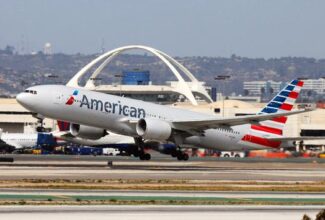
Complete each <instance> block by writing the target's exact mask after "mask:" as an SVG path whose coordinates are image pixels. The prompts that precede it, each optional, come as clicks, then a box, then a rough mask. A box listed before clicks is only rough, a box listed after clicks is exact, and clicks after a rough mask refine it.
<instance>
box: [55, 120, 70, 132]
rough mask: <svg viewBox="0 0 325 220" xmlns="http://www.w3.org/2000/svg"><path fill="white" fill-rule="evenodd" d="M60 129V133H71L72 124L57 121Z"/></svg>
mask: <svg viewBox="0 0 325 220" xmlns="http://www.w3.org/2000/svg"><path fill="white" fill-rule="evenodd" d="M57 123H58V127H59V130H60V131H69V130H70V123H69V122H65V121H57Z"/></svg>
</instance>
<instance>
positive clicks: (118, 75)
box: [114, 74, 123, 96]
mask: <svg viewBox="0 0 325 220" xmlns="http://www.w3.org/2000/svg"><path fill="white" fill-rule="evenodd" d="M114 77H116V78H119V79H120V96H122V78H123V74H115V75H114Z"/></svg>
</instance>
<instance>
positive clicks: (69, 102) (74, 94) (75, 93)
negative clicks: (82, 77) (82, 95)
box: [65, 90, 79, 105]
mask: <svg viewBox="0 0 325 220" xmlns="http://www.w3.org/2000/svg"><path fill="white" fill-rule="evenodd" d="M78 93H79V91H78V90H74V91H73V93H72V95H71V96H70V98H69V99H68V101H67V102H66V103H65V104H66V105H72V104H73V103H74V96H77V95H78Z"/></svg>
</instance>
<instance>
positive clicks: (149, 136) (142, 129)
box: [136, 119, 172, 141]
mask: <svg viewBox="0 0 325 220" xmlns="http://www.w3.org/2000/svg"><path fill="white" fill-rule="evenodd" d="M136 131H137V134H138V135H139V136H141V137H143V138H144V139H146V140H158V141H164V140H167V139H168V138H169V137H170V135H171V133H172V128H171V126H170V124H169V123H167V122H166V121H162V120H156V119H140V120H139V121H138V123H137V125H136Z"/></svg>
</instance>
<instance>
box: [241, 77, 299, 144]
mask: <svg viewBox="0 0 325 220" xmlns="http://www.w3.org/2000/svg"><path fill="white" fill-rule="evenodd" d="M303 84H304V83H303V81H299V80H297V79H295V80H292V81H291V82H290V83H289V84H287V85H286V86H285V87H284V89H282V90H281V91H280V92H279V93H278V94H277V95H276V96H275V97H274V98H273V99H272V100H271V101H270V102H269V103H267V105H266V106H265V107H264V108H263V109H262V110H261V112H260V113H259V114H271V113H276V112H286V111H291V109H292V108H293V105H294V103H295V101H296V99H297V98H298V95H299V92H300V90H301V87H302V86H303ZM286 121H287V117H285V116H283V117H277V118H273V119H272V120H267V121H263V122H260V123H256V124H251V125H250V126H251V127H250V130H249V134H247V135H245V136H244V137H243V138H242V141H245V142H246V144H247V143H249V144H250V145H251V146H252V147H255V148H256V149H264V148H265V147H267V148H279V147H280V145H281V143H282V142H281V141H275V140H270V139H268V138H270V137H274V138H276V137H282V135H283V128H284V125H285V123H286ZM267 137H268V138H267Z"/></svg>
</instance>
